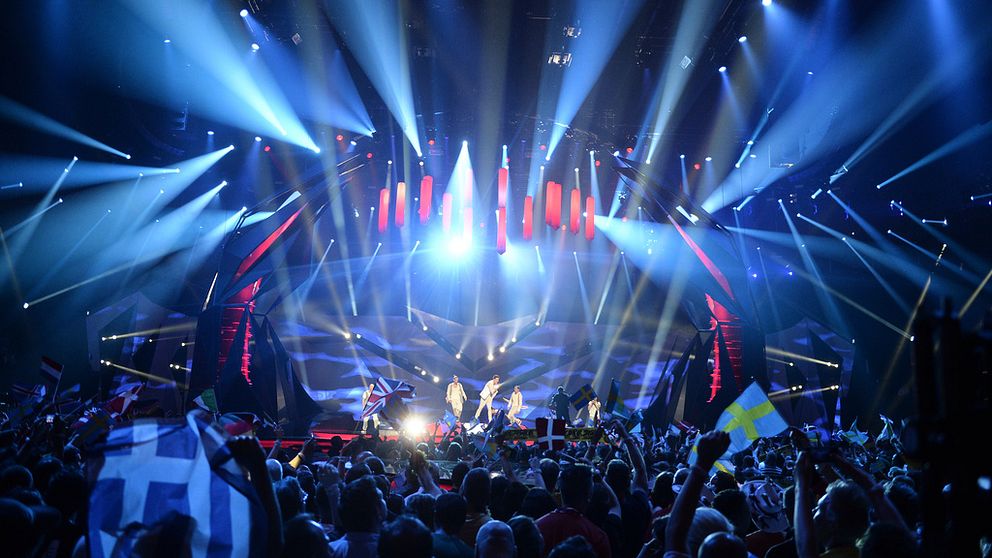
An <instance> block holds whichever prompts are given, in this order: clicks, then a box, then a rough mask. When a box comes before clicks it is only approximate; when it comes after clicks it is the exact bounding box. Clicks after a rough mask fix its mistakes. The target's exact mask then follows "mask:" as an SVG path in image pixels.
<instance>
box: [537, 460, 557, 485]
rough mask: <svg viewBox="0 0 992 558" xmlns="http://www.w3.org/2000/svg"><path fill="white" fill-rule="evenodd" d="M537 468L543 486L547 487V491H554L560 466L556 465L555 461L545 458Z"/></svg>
mask: <svg viewBox="0 0 992 558" xmlns="http://www.w3.org/2000/svg"><path fill="white" fill-rule="evenodd" d="M538 467H539V468H540V469H541V478H542V479H544V486H546V487H548V490H554V487H555V486H557V485H558V474H559V473H560V472H561V466H560V465H558V462H557V461H555V460H553V459H548V458H547V457H545V458H544V459H542V460H541V463H540V465H538Z"/></svg>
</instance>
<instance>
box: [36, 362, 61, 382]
mask: <svg viewBox="0 0 992 558" xmlns="http://www.w3.org/2000/svg"><path fill="white" fill-rule="evenodd" d="M63 368H65V367H64V366H62V365H61V364H59V363H57V362H55V361H54V360H52V359H50V358H48V357H46V356H43V357H41V377H42V378H44V379H45V382H46V383H48V384H51V385H58V383H59V380H61V379H62V369H63Z"/></svg>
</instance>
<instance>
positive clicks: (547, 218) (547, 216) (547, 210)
mask: <svg viewBox="0 0 992 558" xmlns="http://www.w3.org/2000/svg"><path fill="white" fill-rule="evenodd" d="M554 192H555V183H554V182H552V181H550V180H549V181H548V185H547V186H546V187H545V188H544V223H545V224H546V225H548V226H551V206H552V205H554V204H553V203H551V202H552V199H553V198H554Z"/></svg>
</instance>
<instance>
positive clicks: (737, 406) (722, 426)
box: [689, 383, 789, 468]
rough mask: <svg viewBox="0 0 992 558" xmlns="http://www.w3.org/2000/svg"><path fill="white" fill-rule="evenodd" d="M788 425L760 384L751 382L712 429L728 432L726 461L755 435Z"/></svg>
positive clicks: (778, 430) (763, 435)
mask: <svg viewBox="0 0 992 558" xmlns="http://www.w3.org/2000/svg"><path fill="white" fill-rule="evenodd" d="M788 427H789V425H788V424H787V423H786V422H785V419H783V418H782V415H780V414H779V412H778V411H777V410H776V409H775V406H774V405H772V402H771V401H769V400H768V396H767V395H765V392H764V391H762V390H761V387H760V386H758V384H757V383H752V384H751V385H750V386H748V388H747V389H745V390H744V392H743V393H741V394H740V396H739V397H738V398H737V399H736V400H735V401H734V402H733V403H731V404H730V406H728V407H727V408H726V410H724V411H723V414H721V415H720V418H719V419H717V421H716V430H722V431H724V432H726V433H727V434H730V448H729V449H727V453H725V454H723V457H722V458H721V460H726V461H728V462H729V461H730V456H732V455H734V454H735V453H737V452H739V451H743V450H745V449H747V448H748V447H749V446H750V445H751V444H752V443H753V442H754V441H755V440H757V439H758V438H767V437H769V436H775V435H776V434H780V433H781V432H782V431H783V430H785V429H786V428H788ZM695 462H696V446H695V445H693V446H692V453H691V454H690V455H689V463H690V464H693V463H695ZM718 468H720V467H718Z"/></svg>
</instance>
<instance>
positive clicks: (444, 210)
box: [441, 192, 451, 232]
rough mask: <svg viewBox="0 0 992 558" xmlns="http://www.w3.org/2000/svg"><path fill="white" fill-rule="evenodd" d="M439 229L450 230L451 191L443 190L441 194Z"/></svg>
mask: <svg viewBox="0 0 992 558" xmlns="http://www.w3.org/2000/svg"><path fill="white" fill-rule="evenodd" d="M441 230H443V231H444V232H448V231H450V230H451V192H445V193H444V195H443V196H441Z"/></svg>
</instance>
